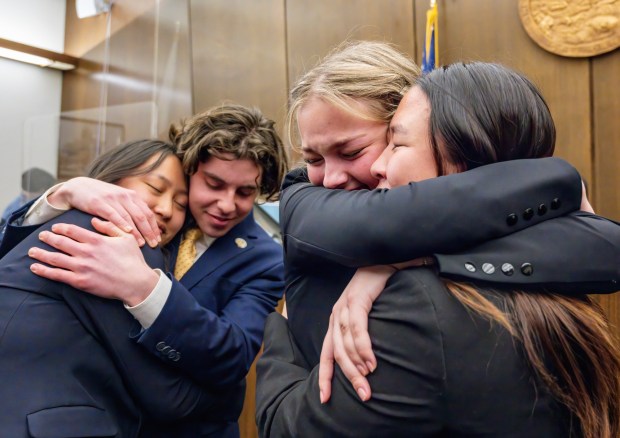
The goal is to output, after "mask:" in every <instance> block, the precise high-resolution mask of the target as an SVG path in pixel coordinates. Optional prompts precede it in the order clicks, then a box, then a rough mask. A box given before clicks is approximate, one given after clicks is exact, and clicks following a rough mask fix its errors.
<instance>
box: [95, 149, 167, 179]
mask: <svg viewBox="0 0 620 438" xmlns="http://www.w3.org/2000/svg"><path fill="white" fill-rule="evenodd" d="M176 152H177V150H176V147H175V146H174V145H172V144H170V143H166V142H163V141H160V140H149V139H143V140H136V141H131V142H127V143H124V144H121V145H119V146H116V147H114V148H113V149H110V150H109V151H107V152H105V153H104V154H102V155H100V156H99V157H97V158H96V159H95V160H94V161H93V162H92V163H91V165H90V166H89V167H88V170H87V173H86V176H89V177H90V178H95V179H98V180H101V181H105V182H108V183H111V184H116V183H118V181H120V180H121V179H123V178H127V177H130V176H137V175H144V174H146V173H149V172H150V171H152V170H153V169H156V168H157V167H159V165H160V164H161V163H162V161H164V160H165V159H166V158H167V157H168V156H171V155H176ZM156 154H159V157H158V158H157V160H155V162H154V163H153V164H151V165H150V166H148V167H147V168H145V169H140V166H142V165H143V164H144V163H146V162H147V161H148V160H149V159H150V158H151V157H152V156H154V155H156Z"/></svg>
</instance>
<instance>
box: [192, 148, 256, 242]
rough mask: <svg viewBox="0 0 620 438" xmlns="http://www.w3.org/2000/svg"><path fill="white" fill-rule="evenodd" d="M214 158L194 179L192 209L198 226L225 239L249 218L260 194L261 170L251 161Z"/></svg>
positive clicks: (203, 230)
mask: <svg viewBox="0 0 620 438" xmlns="http://www.w3.org/2000/svg"><path fill="white" fill-rule="evenodd" d="M222 158H223V159H220V158H217V157H214V156H212V157H210V158H209V159H208V160H207V161H206V162H204V163H200V164H199V165H198V168H197V170H196V172H195V173H194V174H193V175H192V176H191V177H190V192H189V208H190V211H191V212H192V215H193V216H194V219H196V222H197V224H198V227H199V228H200V229H201V230H202V232H203V233H205V234H206V235H208V236H210V237H222V236H223V235H225V234H226V233H228V232H229V231H230V230H231V228H233V227H234V226H235V225H237V224H238V223H239V222H241V221H242V220H243V219H245V218H246V217H247V215H248V214H249V213H250V211H251V210H252V207H253V206H254V201H255V200H256V197H257V196H258V193H259V186H260V181H261V171H260V169H259V167H258V166H257V165H256V163H254V162H253V161H251V160H248V159H234V157H233V156H232V155H225V156H222Z"/></svg>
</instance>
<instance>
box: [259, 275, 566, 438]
mask: <svg viewBox="0 0 620 438" xmlns="http://www.w3.org/2000/svg"><path fill="white" fill-rule="evenodd" d="M486 295H487V297H488V298H490V299H491V300H492V301H493V302H494V303H495V304H497V305H499V306H500V307H501V305H502V300H503V297H504V296H505V295H490V294H486ZM369 330H370V333H371V336H372V342H373V350H374V352H375V354H376V356H377V363H378V366H377V369H376V370H375V372H374V373H373V374H371V375H370V376H369V383H370V385H371V388H372V390H373V394H372V397H371V399H370V400H369V401H368V402H366V403H363V402H361V401H360V400H359V398H358V397H357V395H356V394H355V390H354V389H353V387H352V386H351V384H350V383H349V381H348V380H347V379H346V378H345V377H344V375H343V374H342V372H341V371H340V369H339V368H338V367H336V370H335V376H334V379H333V382H332V385H333V386H332V397H331V399H330V401H329V402H328V403H327V404H325V405H321V404H320V402H319V386H318V366H315V367H312V366H311V365H310V364H308V363H307V362H306V361H305V359H304V355H303V354H302V353H301V352H300V350H299V345H298V344H296V339H295V337H294V336H293V334H292V333H291V331H290V329H289V326H288V324H287V321H286V320H285V319H284V318H283V317H282V316H280V315H278V314H273V315H271V316H270V317H269V319H268V322H267V327H266V331H265V350H264V354H263V356H262V357H261V358H260V359H259V361H258V366H257V372H258V387H257V412H256V418H257V423H258V426H259V435H260V436H261V437H263V438H267V437H330V438H331V437H334V438H335V437H355V438H363V437H368V438H371V437H372V438H375V437H390V438H392V437H407V438H411V437H451V438H453V437H454V438H456V437H473V436H475V437H497V438H507V437H523V438H536V437H540V438H550V437H563V438H564V437H568V436H570V432H569V430H570V421H569V416H568V413H567V411H566V410H565V409H564V408H563V407H562V406H560V405H559V404H558V403H556V401H555V400H554V399H553V398H552V397H551V396H550V395H549V394H548V392H547V391H546V389H545V387H544V385H542V384H540V383H538V382H537V379H536V378H535V376H534V375H533V374H532V373H531V372H530V369H529V367H528V365H527V364H526V363H525V361H524V360H523V358H522V354H521V351H520V347H518V346H516V345H515V342H514V341H513V339H512V338H511V336H510V334H509V333H508V332H507V331H506V330H505V329H503V328H502V327H501V326H500V325H499V324H497V323H495V324H491V323H490V322H489V321H488V320H486V319H484V318H482V317H480V316H479V315H476V314H474V313H473V312H471V311H468V310H467V309H466V308H465V307H464V306H463V305H462V304H461V303H460V302H459V301H458V300H456V299H455V298H454V297H453V296H452V294H451V293H450V292H449V291H448V290H447V289H446V288H445V287H444V285H443V283H442V282H441V281H440V280H439V278H438V277H437V276H436V274H435V273H434V272H433V271H432V270H431V269H429V268H417V269H408V270H404V271H400V272H398V273H396V274H395V275H394V276H392V278H391V279H390V280H389V282H388V284H387V286H386V289H385V291H384V292H383V293H382V294H381V295H380V296H379V298H378V299H377V301H376V302H375V305H374V306H373V309H372V311H371V313H370V320H369Z"/></svg>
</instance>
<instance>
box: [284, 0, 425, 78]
mask: <svg viewBox="0 0 620 438" xmlns="http://www.w3.org/2000/svg"><path fill="white" fill-rule="evenodd" d="M413 18H414V17H413V4H412V2H411V0H382V1H372V0H370V1H358V0H315V1H308V0H287V2H286V27H287V42H288V79H289V83H290V84H292V83H294V81H295V80H296V79H297V78H298V77H299V76H300V75H301V74H303V73H304V72H306V71H307V70H309V69H310V68H312V66H313V65H314V64H316V63H317V61H318V60H320V59H321V58H322V57H323V56H325V55H326V54H327V53H328V52H329V51H330V49H332V48H333V47H335V46H336V45H338V44H340V43H342V42H343V41H345V40H380V41H389V42H391V43H393V44H395V45H396V46H397V47H398V48H399V49H400V50H401V51H403V52H404V53H408V54H409V55H410V56H413V54H414V53H413V50H414V41H413V24H414V20H413Z"/></svg>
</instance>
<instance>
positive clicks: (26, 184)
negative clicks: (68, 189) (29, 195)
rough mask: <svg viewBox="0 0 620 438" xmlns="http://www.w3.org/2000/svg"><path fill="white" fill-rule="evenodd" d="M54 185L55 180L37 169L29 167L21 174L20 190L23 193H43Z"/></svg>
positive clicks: (45, 172) (47, 173)
mask: <svg viewBox="0 0 620 438" xmlns="http://www.w3.org/2000/svg"><path fill="white" fill-rule="evenodd" d="M54 184H56V178H54V177H53V176H52V175H51V174H50V173H49V172H47V171H45V170H43V169H40V168H38V167H31V168H30V169H28V170H26V171H24V172H23V173H22V190H23V191H25V192H33V193H39V192H44V191H45V190H47V189H49V188H50V187H52V186H53V185H54Z"/></svg>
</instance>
